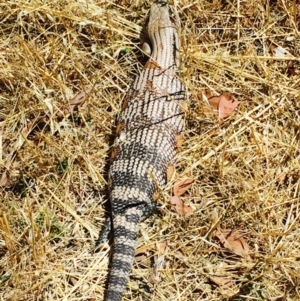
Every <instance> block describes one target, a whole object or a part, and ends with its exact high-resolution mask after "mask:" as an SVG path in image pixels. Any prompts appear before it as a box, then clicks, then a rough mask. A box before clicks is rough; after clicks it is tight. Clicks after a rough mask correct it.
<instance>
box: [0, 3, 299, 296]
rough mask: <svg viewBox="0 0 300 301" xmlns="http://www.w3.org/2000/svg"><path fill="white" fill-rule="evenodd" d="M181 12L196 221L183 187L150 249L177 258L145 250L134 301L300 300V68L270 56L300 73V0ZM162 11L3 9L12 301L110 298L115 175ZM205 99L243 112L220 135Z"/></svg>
mask: <svg viewBox="0 0 300 301" xmlns="http://www.w3.org/2000/svg"><path fill="white" fill-rule="evenodd" d="M178 2H179V1H176V3H177V4H178V6H177V9H178V11H179V14H180V17H181V19H182V33H181V34H182V35H181V37H182V48H181V58H182V69H181V72H180V77H181V78H182V80H183V82H184V83H185V85H186V89H187V91H188V92H189V99H190V105H189V112H188V113H187V132H186V135H185V143H184V146H183V151H182V152H181V153H180V155H179V159H178V164H177V167H176V169H177V174H176V176H175V177H174V180H175V179H176V178H178V177H181V176H184V175H189V176H191V177H193V178H194V179H195V182H194V185H193V187H192V188H191V189H190V190H189V193H188V194H186V195H185V197H184V198H183V199H184V201H185V203H186V204H190V205H191V206H192V207H193V209H194V211H193V212H192V213H191V214H189V215H186V216H180V215H179V214H177V213H176V212H175V211H174V208H172V207H171V206H170V204H169V202H168V198H169V195H170V194H171V186H172V183H170V186H169V189H167V190H166V192H165V193H164V197H163V198H162V199H161V200H160V201H159V203H160V211H161V216H159V217H158V216H155V217H153V218H151V219H149V220H148V221H146V222H145V223H143V225H142V231H141V239H140V246H144V247H146V246H147V245H149V244H151V243H153V242H167V248H166V249H165V250H163V251H158V250H156V249H155V248H150V247H149V249H147V247H146V250H148V251H147V252H146V254H144V255H143V256H141V257H139V258H138V260H137V261H136V263H135V265H134V268H133V271H132V277H131V280H130V282H129V287H128V290H127V293H126V296H125V297H124V300H173V301H175V300H178V301H179V300H182V301H183V300H210V301H212V300H236V301H238V300H282V301H283V300H299V299H300V289H299V287H300V276H299V275H300V227H299V224H300V223H299V220H300V208H299V196H300V181H299V177H300V143H299V139H300V114H299V111H300V92H299V84H300V77H299V74H300V66H299V61H298V62H296V63H295V68H296V70H297V69H298V70H297V72H298V75H296V76H290V77H289V76H288V75H287V73H286V70H287V68H286V66H287V60H286V58H283V59H280V58H274V57H272V55H271V53H270V45H271V43H277V44H278V45H280V46H282V47H284V48H285V49H287V50H288V51H289V52H290V53H291V54H292V55H293V56H294V57H295V58H298V60H299V56H300V50H299V49H300V36H299V19H300V17H299V14H300V6H299V1H296V0H289V1H287V0H277V1H276V0H268V1H263V0H249V1H240V0H232V1H222V0H214V1H211V0H203V1H194V2H190V1H188V0H181V1H180V3H178ZM150 4H151V2H149V1H147V3H144V1H141V0H135V1H128V0H120V1H109V0H77V1H76V0H68V1H66V0H53V1H42V0H5V1H4V0H3V1H1V3H0V12H1V27H0V29H1V31H0V36H1V43H0V68H1V75H0V91H1V92H0V138H1V139H0V143H1V146H0V171H1V175H2V185H3V187H2V188H0V189H1V200H0V300H1V301H2V300H5V301H6V300H11V301H12V300H18V301H19V300H36V301H38V300H43V301H48V300H49V301H50V300H64V301H67V300H68V301H71V300H90V301H92V300H102V296H103V290H104V288H103V287H104V282H105V279H106V274H107V263H108V254H109V253H108V249H103V250H101V251H100V252H98V253H96V254H93V253H92V250H93V247H94V241H95V238H96V236H97V233H98V231H99V229H100V228H101V225H102V222H103V213H104V208H103V203H104V201H105V200H106V190H107V187H106V182H105V178H106V177H105V170H106V169H105V165H106V162H107V156H108V149H109V145H110V136H111V132H112V128H113V124H114V119H115V116H116V114H117V112H118V111H119V108H120V104H121V99H122V97H123V95H124V93H125V91H126V90H127V89H128V87H129V85H130V84H131V82H132V80H133V78H134V76H135V75H136V74H137V73H138V71H139V70H140V68H141V65H140V64H139V63H138V59H139V58H140V53H139V48H138V47H139V32H140V29H141V25H142V23H143V20H144V16H145V14H146V12H147V8H149V6H150ZM89 88H93V89H92V92H91V93H90V94H89V96H88V97H87V99H86V102H85V103H84V104H83V105H81V106H80V107H79V109H78V111H77V112H76V111H75V112H74V114H72V116H69V115H66V116H65V117H64V118H59V117H58V112H59V111H60V110H61V109H62V108H63V107H66V108H67V107H68V104H69V102H70V100H71V99H72V98H73V97H74V96H75V95H76V94H78V93H79V92H80V91H86V90H88V89H89ZM206 89H209V90H211V91H213V93H214V94H219V93H221V92H230V93H231V94H232V95H233V96H234V97H235V98H236V99H238V100H240V101H241V102H242V103H241V105H240V107H239V109H238V111H237V112H236V113H235V114H234V115H232V116H231V117H230V118H229V119H227V120H226V121H224V122H219V121H218V120H217V118H216V117H215V115H214V114H213V113H212V112H211V110H210V109H208V106H207V103H206V101H205V99H204V98H203V92H204V90H206ZM7 171H8V172H9V174H8V172H7ZM3 174H6V175H7V176H3ZM6 182H7V183H6ZM219 227H221V228H227V229H241V230H242V231H243V233H245V236H244V239H245V240H246V242H247V244H248V245H249V246H250V249H251V258H252V260H250V259H245V258H243V257H239V256H236V255H234V254H232V253H230V252H227V251H226V250H225V248H224V247H222V246H221V245H220V242H219V241H218V239H217V238H216V237H215V235H214V232H215V230H216V229H217V228H219ZM215 276H219V277H227V278H228V279H230V281H231V282H230V283H231V286H230V287H227V286H218V285H216V284H215V283H213V282H212V279H213V278H212V277H215Z"/></svg>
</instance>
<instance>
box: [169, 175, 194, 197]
mask: <svg viewBox="0 0 300 301" xmlns="http://www.w3.org/2000/svg"><path fill="white" fill-rule="evenodd" d="M193 182H194V179H192V178H189V177H184V178H182V179H178V180H177V181H176V182H175V184H174V189H173V191H174V195H175V196H181V195H183V194H184V193H185V192H186V191H187V190H188V189H189V188H191V187H192V184H193Z"/></svg>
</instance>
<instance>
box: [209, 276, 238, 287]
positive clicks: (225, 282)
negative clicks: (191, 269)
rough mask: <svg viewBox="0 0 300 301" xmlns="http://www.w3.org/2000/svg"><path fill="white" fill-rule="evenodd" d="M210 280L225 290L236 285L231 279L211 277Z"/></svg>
mask: <svg viewBox="0 0 300 301" xmlns="http://www.w3.org/2000/svg"><path fill="white" fill-rule="evenodd" d="M209 279H210V280H211V281H212V282H213V283H215V284H217V285H218V286H221V287H222V288H223V289H225V288H229V287H231V286H233V285H234V282H233V281H232V279H231V278H230V277H220V276H209Z"/></svg>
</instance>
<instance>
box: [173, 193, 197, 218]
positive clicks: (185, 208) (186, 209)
mask: <svg viewBox="0 0 300 301" xmlns="http://www.w3.org/2000/svg"><path fill="white" fill-rule="evenodd" d="M170 202H171V204H172V205H175V209H176V211H177V213H179V214H181V215H185V214H187V213H190V212H192V211H193V208H192V207H191V206H189V205H186V204H184V202H183V201H182V200H181V199H180V198H179V197H178V196H177V195H175V196H172V197H171V199H170Z"/></svg>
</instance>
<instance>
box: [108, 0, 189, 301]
mask: <svg viewBox="0 0 300 301" xmlns="http://www.w3.org/2000/svg"><path fill="white" fill-rule="evenodd" d="M178 26H179V22H178V17H177V15H176V14H175V12H174V9H173V7H171V6H169V5H168V3H167V2H166V1H162V0H161V1H156V2H155V3H154V4H153V5H152V6H151V9H150V13H149V17H148V21H147V22H146V26H145V29H144V32H143V33H144V40H145V43H146V44H145V45H146V46H147V47H144V49H151V54H150V58H149V60H148V62H147V63H146V65H145V66H144V68H143V70H142V72H141V74H140V75H139V76H138V77H137V78H136V80H135V82H134V84H133V86H132V87H131V89H130V90H129V91H128V93H127V94H126V96H125V98H124V101H123V106H122V111H121V114H120V117H119V119H118V126H117V138H116V140H115V143H114V146H113V150H112V163H111V166H110V171H109V178H110V201H111V207H112V223H113V237H114V246H113V253H112V264H111V271H110V274H109V279H108V289H107V292H106V298H105V300H106V301H120V300H121V299H122V296H123V293H124V290H125V288H126V283H127V281H128V277H129V273H130V271H131V267H132V263H133V260H134V253H135V248H136V240H137V234H138V230H139V224H140V222H141V220H143V219H145V218H147V217H148V216H150V215H151V214H152V213H153V211H154V209H155V201H156V199H157V198H158V196H159V192H160V191H161V189H163V188H164V187H165V185H166V183H167V180H168V179H167V178H168V175H170V173H171V172H172V170H173V163H174V158H175V155H176V153H177V151H178V149H179V148H180V147H181V145H180V144H181V141H182V139H181V137H182V132H183V128H184V116H183V105H184V104H185V95H184V88H183V86H182V84H181V82H180V80H179V78H178V77H177V76H176V71H177V68H178V65H179V53H178V52H179V38H178Z"/></svg>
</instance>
